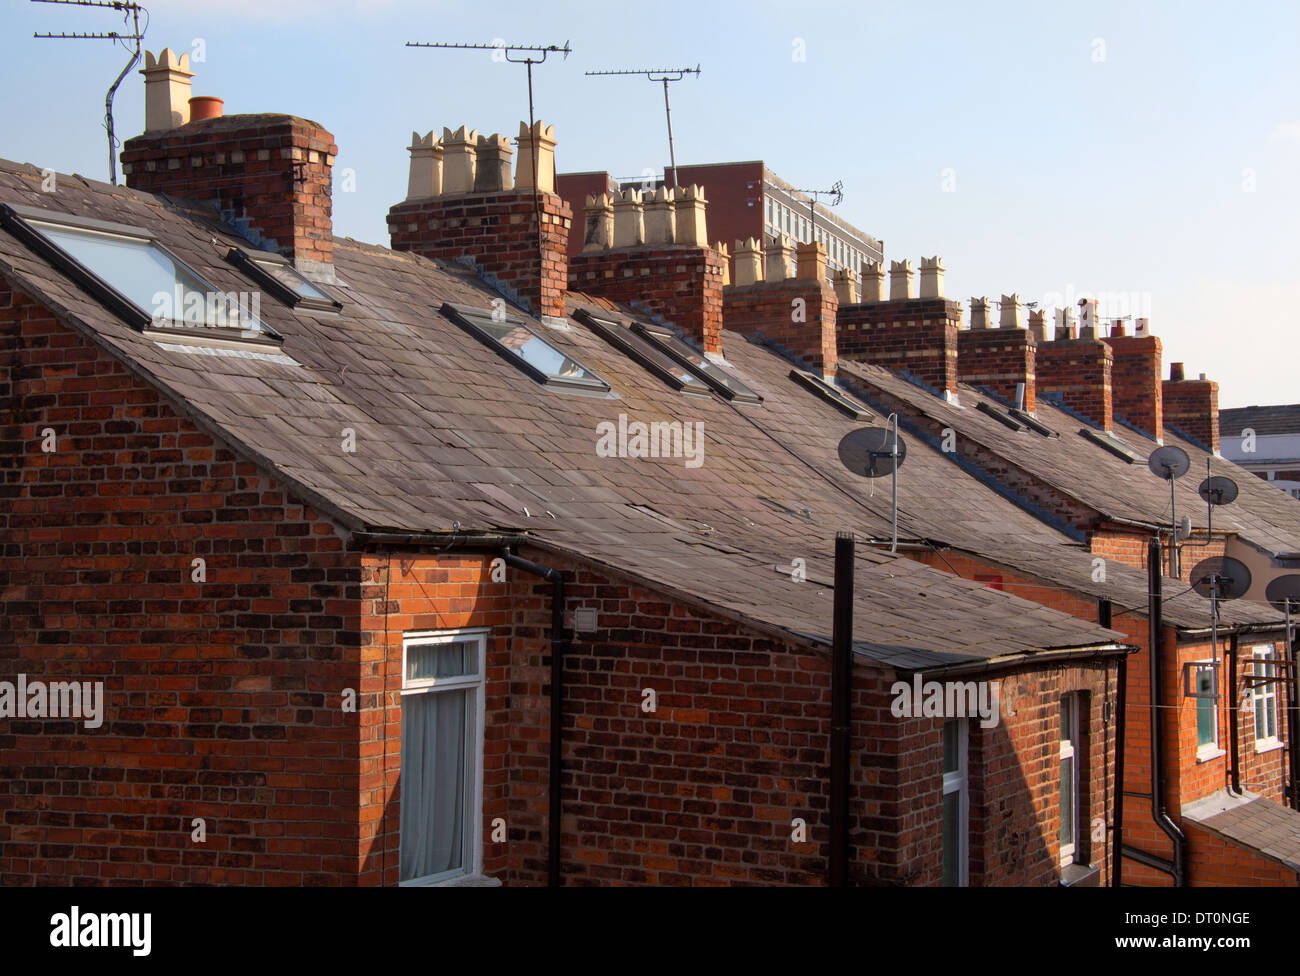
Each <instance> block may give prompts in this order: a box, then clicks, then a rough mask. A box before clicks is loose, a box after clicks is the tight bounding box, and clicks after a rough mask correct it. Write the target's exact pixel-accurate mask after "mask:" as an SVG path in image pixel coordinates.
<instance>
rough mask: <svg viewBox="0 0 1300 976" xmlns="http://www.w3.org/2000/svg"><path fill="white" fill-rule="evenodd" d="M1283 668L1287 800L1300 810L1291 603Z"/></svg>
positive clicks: (1299, 676)
mask: <svg viewBox="0 0 1300 976" xmlns="http://www.w3.org/2000/svg"><path fill="white" fill-rule="evenodd" d="M1283 660H1284V662H1285V663H1284V664H1283V665H1282V667H1279V668H1276V669H1275V670H1274V672H1273V673H1274V674H1281V675H1283V676H1284V680H1283V682H1282V686H1283V687H1284V688H1285V689H1286V751H1287V769H1289V770H1290V774H1291V775H1290V782H1289V783H1287V791H1286V792H1287V799H1289V800H1290V801H1291V809H1293V810H1300V756H1297V755H1296V752H1297V748H1298V747H1300V738H1297V732H1300V694H1298V693H1297V692H1300V687H1297V684H1298V683H1300V671H1298V670H1297V668H1296V666H1295V648H1294V644H1293V642H1292V635H1291V601H1290V600H1289V599H1288V600H1287V601H1286V656H1285V657H1284V658H1283ZM1288 669H1289V670H1288Z"/></svg>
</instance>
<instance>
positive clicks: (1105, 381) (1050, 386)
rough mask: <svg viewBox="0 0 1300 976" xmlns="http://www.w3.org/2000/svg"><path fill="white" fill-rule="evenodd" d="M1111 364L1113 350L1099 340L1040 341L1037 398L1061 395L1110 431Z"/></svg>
mask: <svg viewBox="0 0 1300 976" xmlns="http://www.w3.org/2000/svg"><path fill="white" fill-rule="evenodd" d="M1112 365H1113V354H1112V353H1111V350H1110V347H1109V346H1107V345H1106V344H1105V343H1104V342H1101V341H1099V340H1097V339H1058V340H1057V341H1055V342H1041V343H1039V344H1038V349H1037V351H1036V352H1035V355H1034V379H1035V383H1036V386H1037V392H1038V395H1039V396H1042V395H1043V394H1044V393H1060V394H1062V395H1063V397H1064V399H1065V403H1066V405H1067V406H1068V407H1070V409H1072V410H1074V411H1076V412H1078V413H1081V414H1083V415H1084V416H1085V417H1087V418H1088V419H1090V420H1092V421H1093V422H1095V423H1098V424H1101V426H1102V428H1103V429H1104V430H1110V429H1111V425H1112V420H1113V417H1112V411H1113V402H1112V395H1113V392H1112V380H1111V369H1112Z"/></svg>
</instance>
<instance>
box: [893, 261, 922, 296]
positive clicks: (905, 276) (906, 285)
mask: <svg viewBox="0 0 1300 976" xmlns="http://www.w3.org/2000/svg"><path fill="white" fill-rule="evenodd" d="M914 275H915V272H914V271H913V270H912V262H911V259H909V258H904V259H903V260H902V261H890V262H889V300H890V301H891V302H894V301H898V300H900V299H909V298H915V297H916V290H915V288H914V287H913V276H914Z"/></svg>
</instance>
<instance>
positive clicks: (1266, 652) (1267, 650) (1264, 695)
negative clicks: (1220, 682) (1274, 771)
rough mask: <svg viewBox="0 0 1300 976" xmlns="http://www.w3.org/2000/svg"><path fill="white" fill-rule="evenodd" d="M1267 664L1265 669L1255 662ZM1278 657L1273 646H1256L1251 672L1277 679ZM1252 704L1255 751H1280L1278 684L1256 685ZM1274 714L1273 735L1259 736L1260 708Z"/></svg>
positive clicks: (1252, 655)
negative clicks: (1262, 707) (1261, 705)
mask: <svg viewBox="0 0 1300 976" xmlns="http://www.w3.org/2000/svg"><path fill="white" fill-rule="evenodd" d="M1259 661H1262V662H1266V663H1265V664H1264V666H1263V667H1260V665H1259V664H1256V663H1255V662H1259ZM1277 663H1278V655H1277V651H1276V649H1275V648H1274V647H1273V645H1272V644H1256V645H1255V646H1254V647H1253V648H1252V649H1251V672H1252V674H1253V675H1254V676H1256V677H1262V676H1269V677H1273V678H1276V677H1277ZM1250 704H1251V706H1252V709H1251V710H1252V713H1253V715H1254V722H1255V751H1256V752H1268V751H1269V750H1270V749H1279V748H1281V746H1282V739H1281V736H1280V735H1279V733H1280V732H1281V730H1282V716H1281V714H1280V713H1279V710H1278V695H1277V684H1276V683H1274V684H1270V685H1255V686H1253V687H1252V688H1251V689H1250ZM1260 704H1263V705H1264V708H1265V709H1266V710H1267V711H1268V712H1271V713H1272V716H1273V734H1272V735H1260V734H1259V706H1260Z"/></svg>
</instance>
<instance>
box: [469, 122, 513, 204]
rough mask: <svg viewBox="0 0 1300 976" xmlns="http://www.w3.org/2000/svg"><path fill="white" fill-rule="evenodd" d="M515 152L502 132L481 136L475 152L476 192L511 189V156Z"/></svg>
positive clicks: (501, 191) (498, 191)
mask: <svg viewBox="0 0 1300 976" xmlns="http://www.w3.org/2000/svg"><path fill="white" fill-rule="evenodd" d="M514 153H515V150H514V147H512V146H511V145H510V140H509V139H507V138H506V137H505V136H503V135H501V134H500V133H493V134H492V135H490V136H479V137H478V143H477V145H476V146H475V152H474V156H475V164H474V166H475V168H474V192H475V193H505V192H508V191H509V190H510V189H511V180H510V157H511V156H513V155H514Z"/></svg>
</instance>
